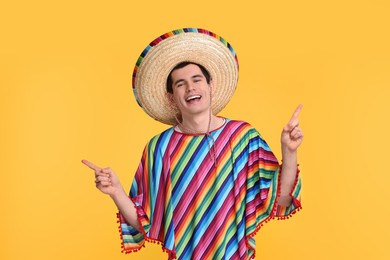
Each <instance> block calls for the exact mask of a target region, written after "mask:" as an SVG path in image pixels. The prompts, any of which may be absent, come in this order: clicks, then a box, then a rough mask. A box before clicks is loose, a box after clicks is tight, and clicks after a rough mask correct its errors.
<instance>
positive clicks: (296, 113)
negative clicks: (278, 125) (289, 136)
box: [291, 104, 303, 119]
mask: <svg viewBox="0 0 390 260" xmlns="http://www.w3.org/2000/svg"><path fill="white" fill-rule="evenodd" d="M302 107H303V105H302V104H299V106H298V107H297V109H295V112H294V114H293V115H292V117H291V119H296V118H298V116H299V112H301V110H302Z"/></svg>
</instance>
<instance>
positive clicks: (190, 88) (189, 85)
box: [186, 82, 195, 92]
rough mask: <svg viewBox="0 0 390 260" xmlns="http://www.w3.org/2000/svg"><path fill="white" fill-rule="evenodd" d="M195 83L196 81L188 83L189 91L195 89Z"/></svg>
mask: <svg viewBox="0 0 390 260" xmlns="http://www.w3.org/2000/svg"><path fill="white" fill-rule="evenodd" d="M194 85H195V84H194V83H192V82H189V83H188V84H187V89H186V90H187V92H191V91H192V90H194V89H195V86H194Z"/></svg>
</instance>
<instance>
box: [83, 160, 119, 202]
mask: <svg viewBox="0 0 390 260" xmlns="http://www.w3.org/2000/svg"><path fill="white" fill-rule="evenodd" d="M81 162H82V163H84V164H85V165H87V166H88V167H89V168H91V169H92V170H94V171H95V183H96V188H98V189H99V190H100V191H101V192H103V193H104V194H108V195H110V196H111V197H113V196H115V195H116V194H118V192H123V187H122V185H121V183H120V181H119V179H118V177H117V176H116V174H115V172H114V171H113V170H112V169H111V168H109V167H108V168H100V167H98V166H96V165H95V164H93V163H91V162H89V161H87V160H82V161H81Z"/></svg>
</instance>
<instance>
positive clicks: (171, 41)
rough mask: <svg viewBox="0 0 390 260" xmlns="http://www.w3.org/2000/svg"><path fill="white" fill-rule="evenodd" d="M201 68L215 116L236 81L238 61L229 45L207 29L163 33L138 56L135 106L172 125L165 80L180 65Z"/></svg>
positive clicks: (231, 93) (134, 83) (223, 104)
mask: <svg viewBox="0 0 390 260" xmlns="http://www.w3.org/2000/svg"><path fill="white" fill-rule="evenodd" d="M183 61H190V62H195V63H198V64H201V65H203V66H204V67H205V68H206V69H207V70H208V71H209V73H210V75H211V78H212V79H213V83H214V86H215V89H214V94H213V98H212V111H213V113H214V114H217V113H219V112H220V111H221V110H222V109H223V108H224V107H225V106H226V105H227V103H228V102H229V100H230V98H231V97H232V96H233V93H234V90H235V89H236V85H237V81H238V60H237V55H236V53H235V52H234V50H233V48H232V46H231V45H230V44H229V43H228V42H227V41H226V40H225V39H223V38H222V37H220V36H218V35H216V34H215V33H212V32H210V31H207V30H203V29H198V28H184V29H179V30H174V31H172V32H168V33H165V34H163V35H161V36H160V37H158V38H156V39H155V40H154V41H152V42H151V43H150V44H149V45H148V46H147V47H146V48H145V50H144V51H143V52H142V53H141V55H140V57H139V58H138V61H137V63H136V65H135V67H134V71H133V91H134V96H135V98H136V100H137V102H138V104H139V105H140V106H141V107H142V108H143V110H144V111H145V112H146V113H147V114H148V115H149V116H151V117H152V118H154V119H156V120H158V121H160V122H162V123H165V124H169V125H175V124H176V123H177V122H176V120H175V117H174V114H175V112H174V111H173V109H172V106H170V105H169V100H168V98H167V94H166V81H167V77H168V75H169V73H170V72H171V70H172V69H173V68H174V67H175V66H176V65H177V64H178V63H180V62H183Z"/></svg>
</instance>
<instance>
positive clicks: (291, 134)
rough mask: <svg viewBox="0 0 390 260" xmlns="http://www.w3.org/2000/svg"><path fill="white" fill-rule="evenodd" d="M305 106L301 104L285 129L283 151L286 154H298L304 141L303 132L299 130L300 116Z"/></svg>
mask: <svg viewBox="0 0 390 260" xmlns="http://www.w3.org/2000/svg"><path fill="white" fill-rule="evenodd" d="M302 107H303V105H302V104H300V105H299V106H298V107H297V109H296V110H295V112H294V114H293V115H292V117H291V119H290V121H289V122H288V123H287V125H286V126H285V127H284V128H283V131H282V136H281V143H282V151H284V152H292V153H294V152H296V150H297V149H298V147H299V146H300V145H301V143H302V141H303V132H302V130H301V129H300V128H299V119H298V115H299V112H301V109H302Z"/></svg>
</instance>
